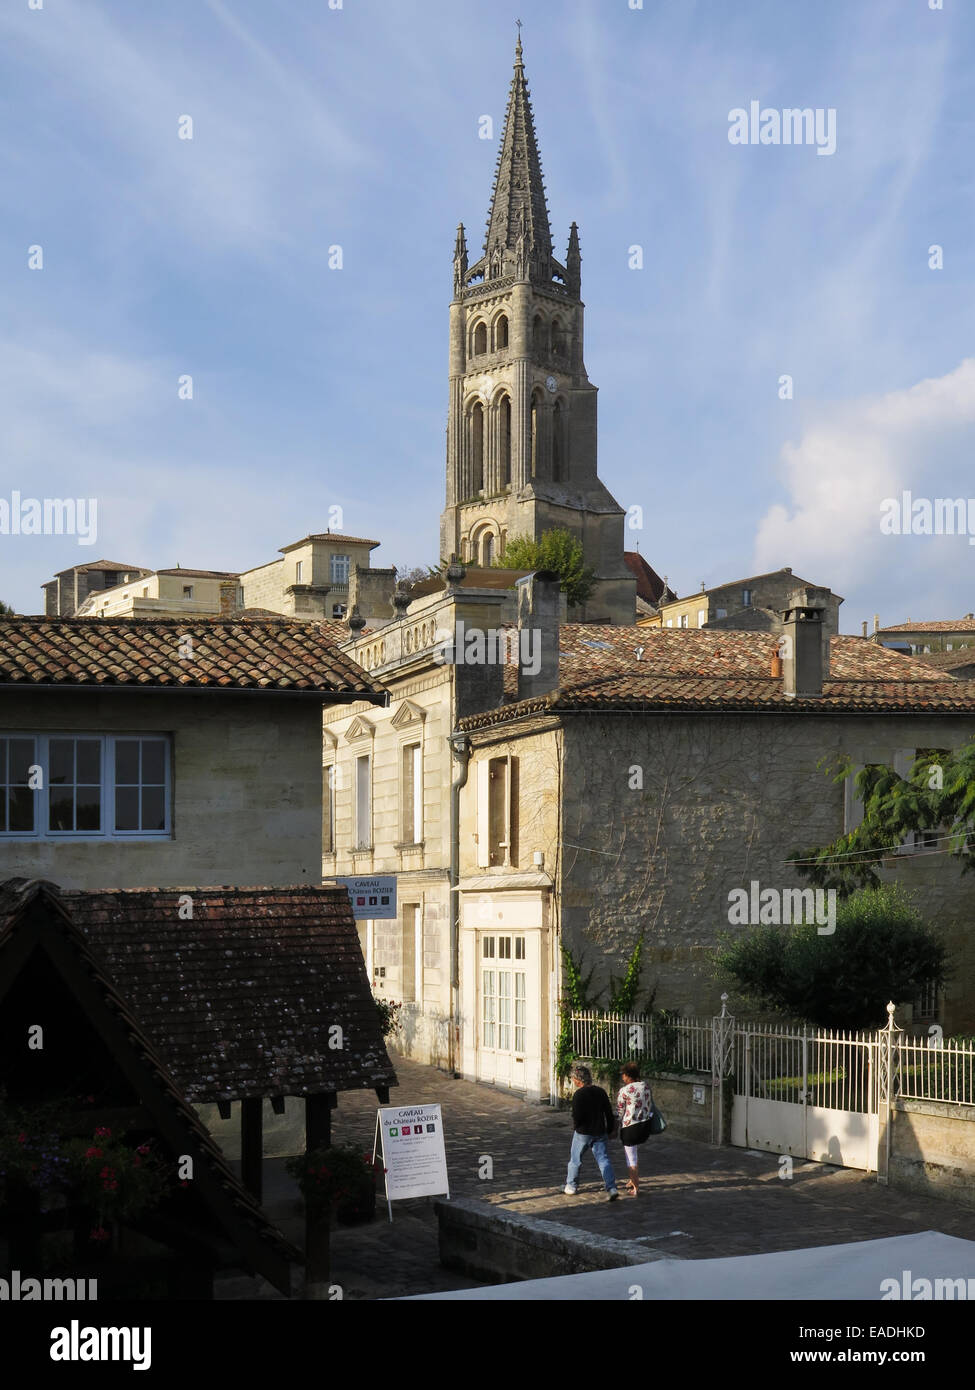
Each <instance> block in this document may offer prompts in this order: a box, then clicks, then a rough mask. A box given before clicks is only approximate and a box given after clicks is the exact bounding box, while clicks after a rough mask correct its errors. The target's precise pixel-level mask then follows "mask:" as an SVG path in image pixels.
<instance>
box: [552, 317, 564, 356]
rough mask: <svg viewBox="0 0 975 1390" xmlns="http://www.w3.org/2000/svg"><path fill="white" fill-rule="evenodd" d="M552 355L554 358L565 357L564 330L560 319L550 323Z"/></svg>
mask: <svg viewBox="0 0 975 1390" xmlns="http://www.w3.org/2000/svg"><path fill="white" fill-rule="evenodd" d="M552 353H553V355H554V356H555V357H564V356H565V329H564V328H563V327H562V320H561V319H555V320H554V321H553V323H552Z"/></svg>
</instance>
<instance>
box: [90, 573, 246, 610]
mask: <svg viewBox="0 0 975 1390" xmlns="http://www.w3.org/2000/svg"><path fill="white" fill-rule="evenodd" d="M238 587H239V586H238V579H237V575H236V574H232V573H229V572H227V571H225V570H184V569H178V568H177V569H171V570H153V571H150V572H148V573H146V574H142V575H140V576H138V577H137V578H136V579H135V581H134V582H130V583H125V582H122V583H119V584H116V585H115V586H114V587H112V588H110V589H104V590H99V591H97V592H95V593H90V594H89V595H88V597H87V598H86V599H85V601H84V602H83V603H82V604H81V605H80V606H79V608H78V617H79V618H182V617H186V618H192V617H197V616H199V617H205V616H207V615H210V616H214V615H217V614H224V615H225V616H229V615H230V614H231V613H233V612H234V610H235V609H236V608H237V606H238V604H237V594H238Z"/></svg>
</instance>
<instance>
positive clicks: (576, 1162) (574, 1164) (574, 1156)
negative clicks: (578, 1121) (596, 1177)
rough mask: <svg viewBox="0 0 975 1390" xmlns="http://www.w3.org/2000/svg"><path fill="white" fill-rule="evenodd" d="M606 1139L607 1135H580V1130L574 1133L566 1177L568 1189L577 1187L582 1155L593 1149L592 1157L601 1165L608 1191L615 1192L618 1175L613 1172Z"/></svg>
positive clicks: (600, 1169)
mask: <svg viewBox="0 0 975 1390" xmlns="http://www.w3.org/2000/svg"><path fill="white" fill-rule="evenodd" d="M606 1139H607V1135H605V1134H580V1133H579V1132H578V1130H574V1131H573V1134H572V1148H571V1149H570V1151H569V1171H568V1173H567V1174H566V1176H565V1185H566V1187H575V1186H577V1184H578V1182H579V1168H580V1166H581V1164H582V1155H583V1154H584V1153H585V1152H586V1150H587V1149H592V1156H593V1158H594V1159H595V1160H596V1162H597V1163H598V1164H599V1171H600V1173H601V1174H602V1177H603V1182H604V1183H605V1184H606V1191H607V1192H611V1191H612V1190H613V1188H614V1187H615V1186H616V1175H615V1174H614V1172H613V1165H612V1163H611V1161H610V1157H609V1151H608V1150H607V1148H606Z"/></svg>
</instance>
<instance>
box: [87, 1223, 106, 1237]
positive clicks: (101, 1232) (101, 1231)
mask: <svg viewBox="0 0 975 1390" xmlns="http://www.w3.org/2000/svg"><path fill="white" fill-rule="evenodd" d="M89 1240H108V1232H107V1231H106V1230H105V1227H104V1226H96V1227H95V1229H94V1230H93V1231H92V1233H91V1235H90V1236H89Z"/></svg>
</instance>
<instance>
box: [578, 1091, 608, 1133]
mask: <svg viewBox="0 0 975 1390" xmlns="http://www.w3.org/2000/svg"><path fill="white" fill-rule="evenodd" d="M572 1124H573V1126H574V1128H575V1131H576V1133H577V1134H589V1135H592V1136H593V1137H598V1136H599V1135H609V1134H612V1132H613V1129H614V1127H615V1125H616V1116H615V1115H614V1114H613V1107H612V1106H611V1105H610V1103H609V1096H608V1095H607V1094H606V1092H605V1091H604V1090H603V1088H602V1086H579V1087H577V1089H576V1092H575V1095H574V1096H573V1097H572Z"/></svg>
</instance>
